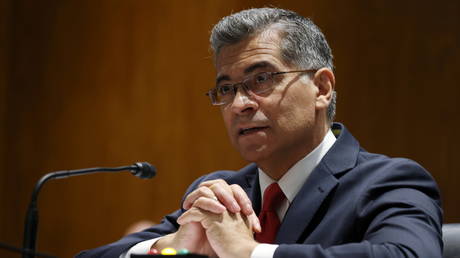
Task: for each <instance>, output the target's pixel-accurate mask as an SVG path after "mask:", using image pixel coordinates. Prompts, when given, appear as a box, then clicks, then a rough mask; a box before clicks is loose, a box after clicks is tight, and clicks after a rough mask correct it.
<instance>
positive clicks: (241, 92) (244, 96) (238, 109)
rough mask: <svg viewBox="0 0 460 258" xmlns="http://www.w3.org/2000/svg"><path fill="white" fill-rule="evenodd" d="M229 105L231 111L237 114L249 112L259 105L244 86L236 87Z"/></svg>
mask: <svg viewBox="0 0 460 258" xmlns="http://www.w3.org/2000/svg"><path fill="white" fill-rule="evenodd" d="M230 105H231V110H232V112H233V113H235V114H239V115H244V114H247V113H250V112H252V111H254V110H257V108H258V107H259V105H258V103H257V102H256V101H255V100H254V98H253V97H252V96H251V94H250V93H249V92H247V91H246V90H245V89H244V87H238V89H237V91H236V93H235V97H234V98H233V101H232V102H231V103H230Z"/></svg>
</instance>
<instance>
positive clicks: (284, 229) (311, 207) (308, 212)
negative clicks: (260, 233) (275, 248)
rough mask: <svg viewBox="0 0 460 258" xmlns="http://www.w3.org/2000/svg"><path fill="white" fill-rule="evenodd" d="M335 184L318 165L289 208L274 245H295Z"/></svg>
mask: <svg viewBox="0 0 460 258" xmlns="http://www.w3.org/2000/svg"><path fill="white" fill-rule="evenodd" d="M337 184H338V180H337V179H336V178H335V177H334V176H333V175H331V174H330V173H328V172H327V171H325V168H324V167H323V166H322V164H319V165H318V167H317V168H316V169H315V170H314V171H313V172H312V174H311V175H310V177H309V178H308V179H307V181H306V182H305V184H304V185H303V186H302V188H301V189H300V191H299V193H298V194H297V195H296V197H295V198H294V200H293V202H292V203H291V205H290V206H289V209H288V211H287V213H286V215H285V216H284V219H283V221H282V223H281V226H280V229H279V231H278V234H277V237H276V243H287V244H291V243H296V241H297V240H298V239H299V238H300V236H301V235H302V233H303V232H304V231H305V229H306V228H307V226H308V225H309V224H310V222H311V220H312V218H313V216H314V215H315V213H316V211H317V210H318V209H319V207H320V206H321V204H322V203H323V201H324V200H325V199H326V197H327V196H328V195H329V193H330V192H331V191H332V190H333V189H334V187H335V186H336V185H337Z"/></svg>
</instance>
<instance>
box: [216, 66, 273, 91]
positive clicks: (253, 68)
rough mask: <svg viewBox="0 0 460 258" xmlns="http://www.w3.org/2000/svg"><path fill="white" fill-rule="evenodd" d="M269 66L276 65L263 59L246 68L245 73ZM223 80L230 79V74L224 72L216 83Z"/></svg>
mask: <svg viewBox="0 0 460 258" xmlns="http://www.w3.org/2000/svg"><path fill="white" fill-rule="evenodd" d="M267 67H274V66H273V65H272V64H271V63H269V62H267V61H261V62H257V63H255V64H252V65H250V66H249V67H247V68H246V69H244V74H249V73H252V72H253V71H255V70H257V69H259V68H267ZM221 81H230V76H228V75H226V74H223V75H221V76H219V77H217V78H216V85H218V84H219V82H221Z"/></svg>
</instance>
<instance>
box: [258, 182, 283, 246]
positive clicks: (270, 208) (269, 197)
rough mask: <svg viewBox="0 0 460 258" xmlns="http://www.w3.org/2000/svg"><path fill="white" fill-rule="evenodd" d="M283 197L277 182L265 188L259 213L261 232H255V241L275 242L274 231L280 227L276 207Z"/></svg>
mask: <svg viewBox="0 0 460 258" xmlns="http://www.w3.org/2000/svg"><path fill="white" fill-rule="evenodd" d="M284 198H285V196H284V193H283V191H281V188H280V186H279V185H278V183H273V184H271V185H269V186H268V187H267V189H265V192H264V199H263V202H264V205H263V207H262V211H260V214H259V220H260V225H261V227H262V232H261V233H256V234H255V239H256V241H257V242H259V243H268V244H271V243H274V242H275V238H276V233H277V232H278V229H279V227H280V219H279V218H278V215H277V214H276V209H277V208H278V207H279V206H280V204H281V202H282V201H283V200H284Z"/></svg>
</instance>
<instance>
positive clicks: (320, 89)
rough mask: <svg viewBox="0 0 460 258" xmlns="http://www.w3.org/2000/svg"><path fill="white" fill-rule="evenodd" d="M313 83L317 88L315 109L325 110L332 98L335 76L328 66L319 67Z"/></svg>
mask: <svg viewBox="0 0 460 258" xmlns="http://www.w3.org/2000/svg"><path fill="white" fill-rule="evenodd" d="M313 83H314V84H315V86H316V88H317V92H316V109H317V110H326V109H327V107H328V106H329V104H330V103H331V100H332V92H333V91H334V87H335V76H334V73H333V72H332V71H331V69H329V68H321V69H319V70H318V71H317V72H316V73H315V77H314V78H313Z"/></svg>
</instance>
